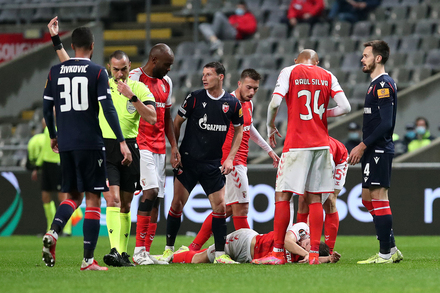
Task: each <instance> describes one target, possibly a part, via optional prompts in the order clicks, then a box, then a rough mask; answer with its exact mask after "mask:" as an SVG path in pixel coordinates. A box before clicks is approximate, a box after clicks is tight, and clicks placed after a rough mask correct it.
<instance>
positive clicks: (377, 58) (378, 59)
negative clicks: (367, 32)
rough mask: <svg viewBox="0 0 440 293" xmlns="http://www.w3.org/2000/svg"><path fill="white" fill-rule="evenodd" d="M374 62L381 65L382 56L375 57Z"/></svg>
mask: <svg viewBox="0 0 440 293" xmlns="http://www.w3.org/2000/svg"><path fill="white" fill-rule="evenodd" d="M376 62H377V63H381V62H382V55H377V56H376Z"/></svg>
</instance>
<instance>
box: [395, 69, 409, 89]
mask: <svg viewBox="0 0 440 293" xmlns="http://www.w3.org/2000/svg"><path fill="white" fill-rule="evenodd" d="M410 73H411V71H410V70H409V69H408V68H405V67H398V68H396V69H393V71H392V73H391V76H392V77H393V79H394V81H395V82H396V84H397V86H398V87H400V88H406V87H408V86H409V81H410V79H409V77H410Z"/></svg>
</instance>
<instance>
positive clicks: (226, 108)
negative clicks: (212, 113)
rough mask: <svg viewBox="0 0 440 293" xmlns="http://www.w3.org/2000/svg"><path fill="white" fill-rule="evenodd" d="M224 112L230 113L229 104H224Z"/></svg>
mask: <svg viewBox="0 0 440 293" xmlns="http://www.w3.org/2000/svg"><path fill="white" fill-rule="evenodd" d="M222 110H223V113H228V111H229V104H228V103H224V104H223V105H222Z"/></svg>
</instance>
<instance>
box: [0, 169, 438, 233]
mask: <svg viewBox="0 0 440 293" xmlns="http://www.w3.org/2000/svg"><path fill="white" fill-rule="evenodd" d="M167 172H168V177H167V180H166V190H165V200H164V203H162V204H161V206H160V215H159V223H158V231H157V234H158V235H164V234H165V229H166V221H165V216H166V214H167V212H168V209H169V206H170V204H171V200H172V192H173V178H172V176H171V174H172V173H171V170H167ZM439 172H440V164H438V163H437V164H415V163H412V164H410V163H405V164H394V166H393V175H392V182H391V184H392V187H391V189H390V191H389V196H390V202H391V208H392V212H393V219H394V231H395V234H396V235H437V234H438V233H439V232H438V231H440V212H438V211H439V210H440V200H437V199H440V183H439V181H438V175H439ZM248 174H249V183H250V185H251V187H250V190H249V194H247V196H249V198H250V200H251V202H250V207H249V223H250V225H251V226H252V227H253V228H254V229H255V230H256V231H258V232H260V233H266V232H268V231H271V230H272V229H273V214H274V184H275V176H276V170H275V169H273V168H272V166H271V165H263V166H261V165H259V166H255V165H250V166H249V171H248ZM361 180H362V178H361V170H360V168H359V167H357V166H355V167H350V168H349V171H348V175H347V181H346V184H345V188H344V189H343V190H342V192H341V193H340V196H339V198H338V202H337V206H338V210H339V216H340V219H341V222H340V227H339V234H340V235H374V234H375V230H374V225H372V223H371V221H372V218H371V216H370V214H369V213H368V212H367V211H366V210H365V209H364V208H363V206H362V202H361ZM39 186H40V185H39V183H35V182H33V181H31V176H30V173H29V172H25V171H17V172H1V177H0V190H1V191H2V204H1V205H0V236H8V235H12V234H19V235H26V234H28V235H35V234H41V233H43V232H44V229H45V226H46V220H45V218H44V211H43V207H42V204H41V194H40V188H39ZM139 198H140V196H136V197H135V198H134V200H133V202H132V213H131V215H132V222H135V221H136V211H137V207H138V201H139ZM296 201H297V198H296V197H295V202H296ZM295 205H296V204H295ZM81 208H82V209H85V204H84V203H83V205H82V206H81ZM101 210H102V213H103V215H102V217H101V235H105V234H106V227H105V200H104V199H103V198H102V206H101ZM295 210H296V208H295ZM435 211H437V213H436V212H435ZM209 213H210V204H209V201H208V199H207V197H206V196H205V195H204V193H203V190H202V188H201V187H200V185H197V186H196V188H195V189H194V191H193V192H192V193H191V196H190V200H189V201H188V203H187V205H186V206H185V209H184V214H183V221H182V226H181V228H180V233H181V234H185V233H188V234H189V235H194V233H196V232H197V231H198V230H199V229H200V227H201V223H202V222H203V220H204V219H205V217H206V216H207V215H208V214H209ZM81 227H82V221H80V222H79V224H78V225H76V226H75V227H74V229H73V230H74V234H76V235H81V234H82V230H81ZM134 231H135V229H132V233H134ZM228 231H233V224H232V221H229V223H228Z"/></svg>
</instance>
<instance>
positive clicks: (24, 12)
mask: <svg viewBox="0 0 440 293" xmlns="http://www.w3.org/2000/svg"><path fill="white" fill-rule="evenodd" d="M34 14H35V9H23V8H22V9H20V20H21V21H22V22H25V23H31V22H32V18H33V16H34Z"/></svg>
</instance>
